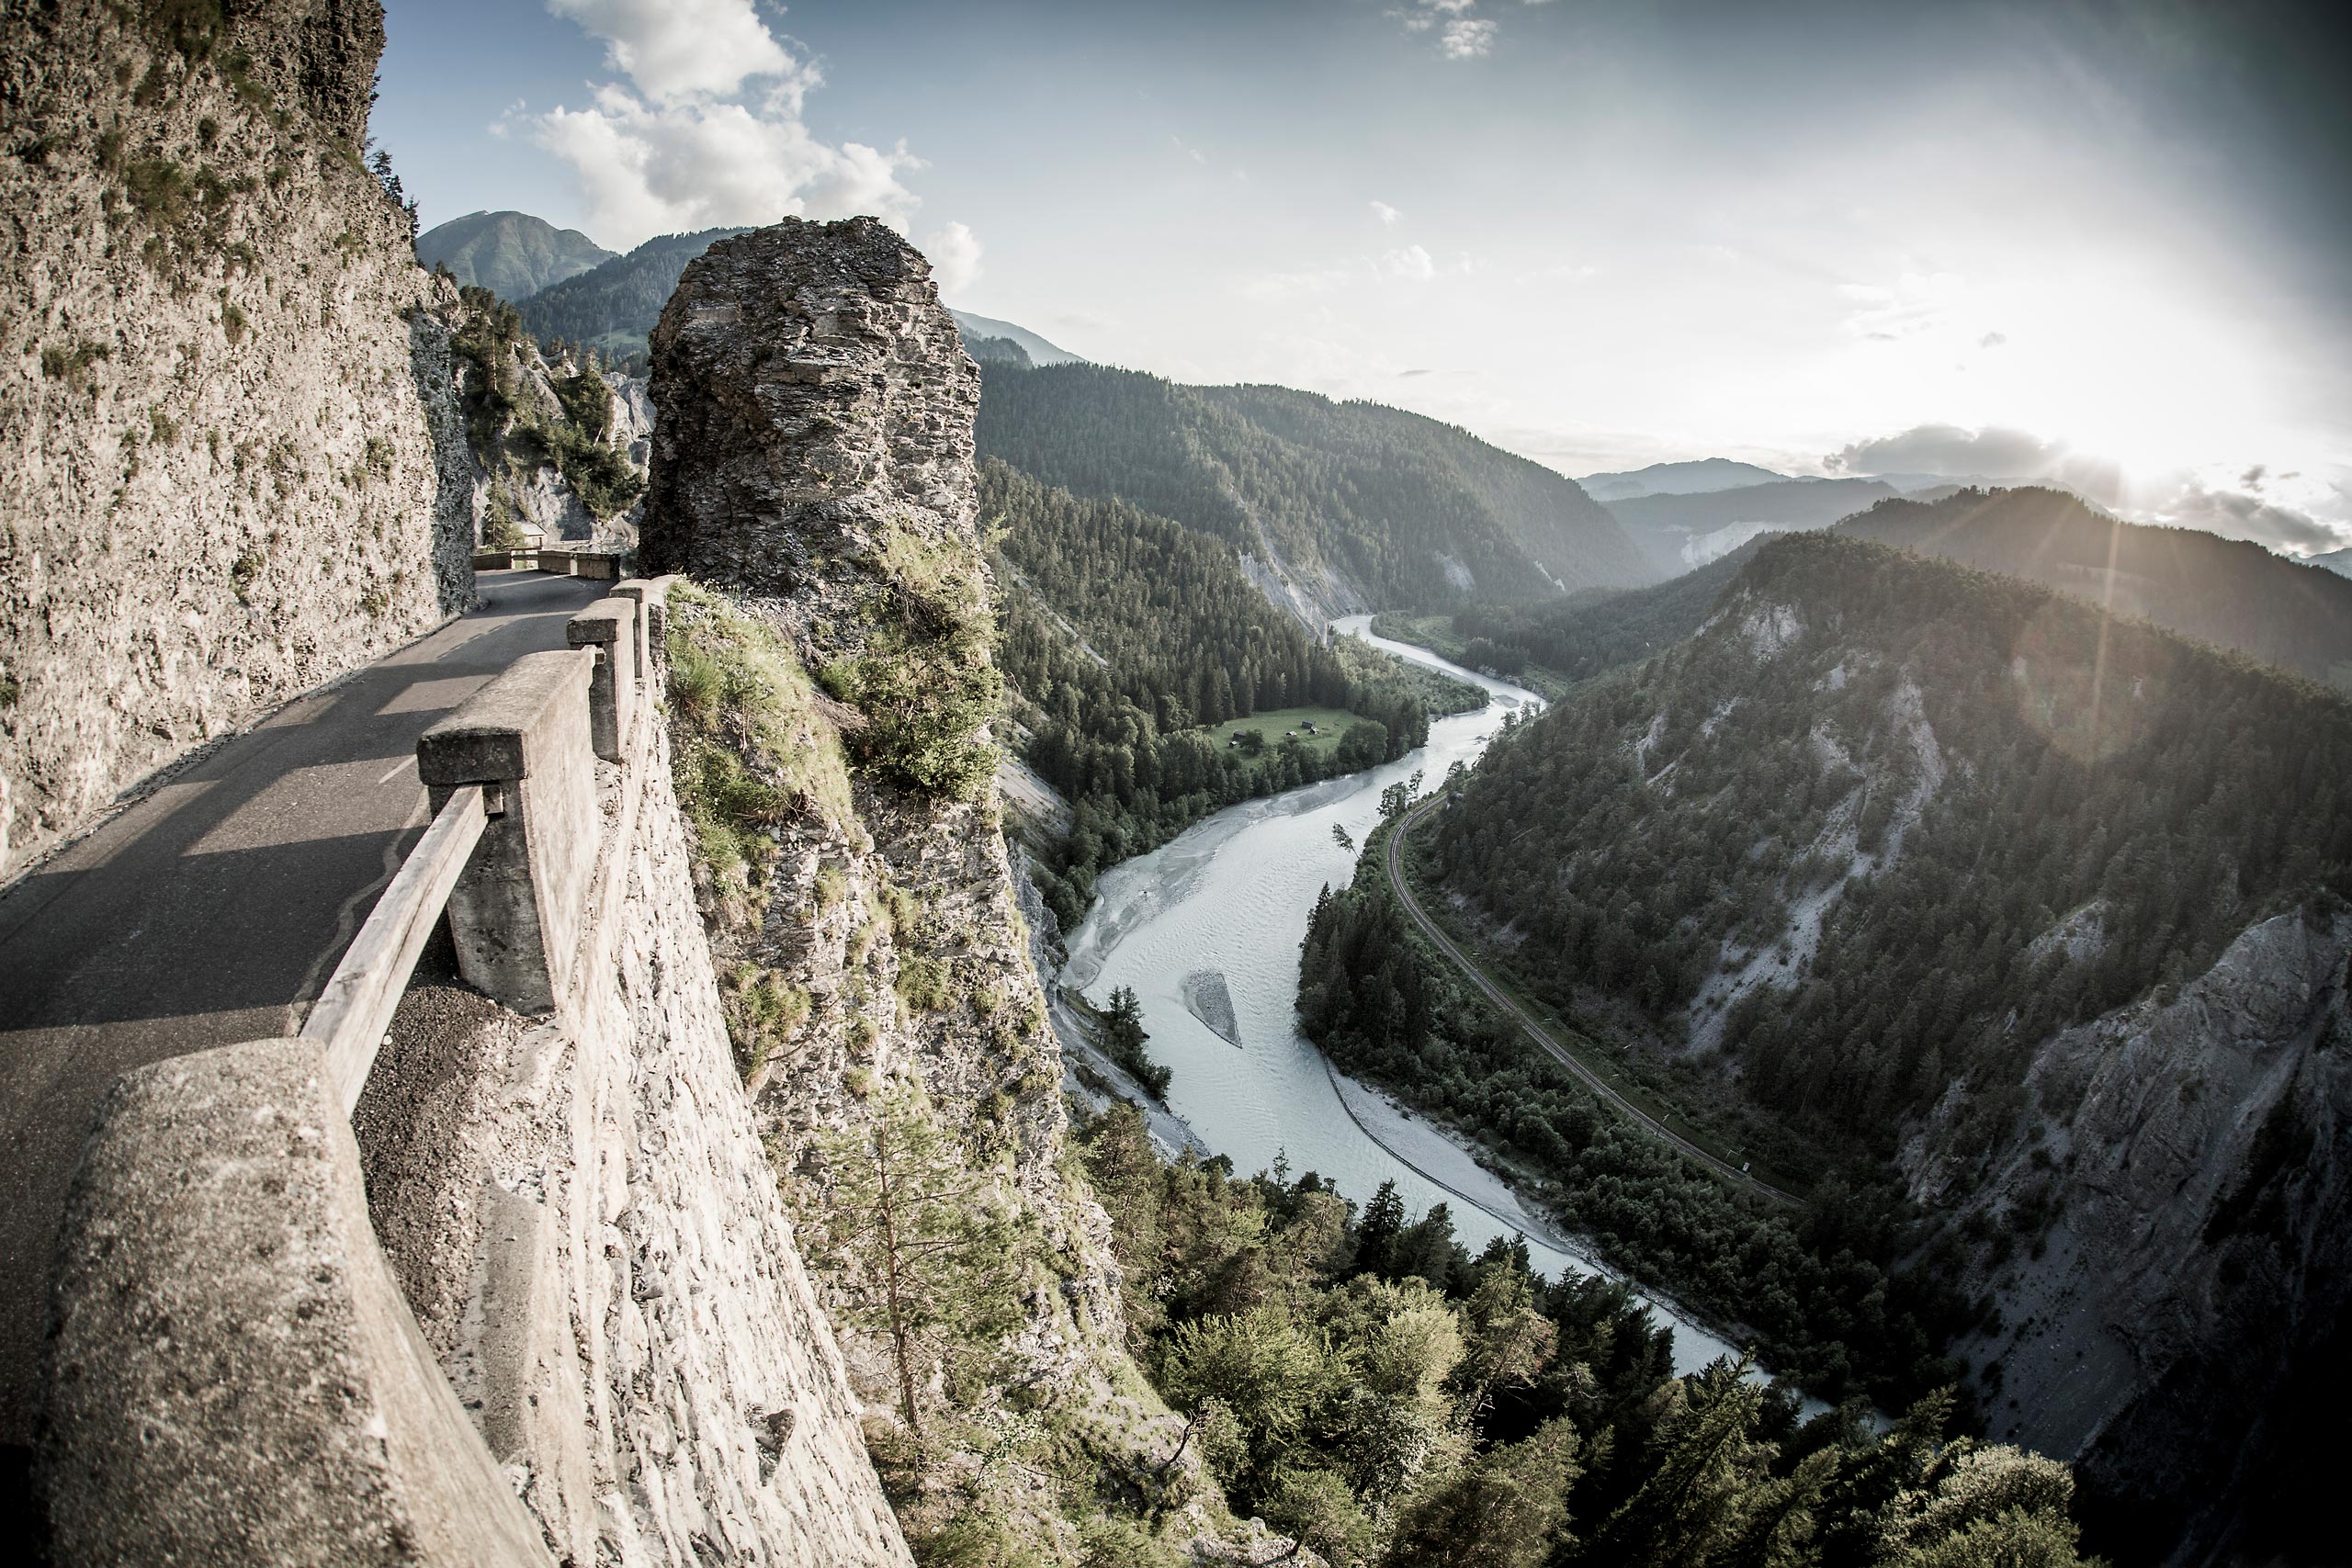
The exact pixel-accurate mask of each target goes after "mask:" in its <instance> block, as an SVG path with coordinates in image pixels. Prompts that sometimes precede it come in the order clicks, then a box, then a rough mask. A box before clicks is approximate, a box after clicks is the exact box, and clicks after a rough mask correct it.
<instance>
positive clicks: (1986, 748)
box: [1416, 535, 2352, 1159]
mask: <svg viewBox="0 0 2352 1568" xmlns="http://www.w3.org/2000/svg"><path fill="white" fill-rule="evenodd" d="M1792 742H1794V743H1792ZM2347 778H2352V705H2347V704H2346V702H2345V700H2344V699H2342V698H2340V697H2338V696H2336V695H2335V694H2331V693H2328V692H2326V691H2324V690H2323V689H2322V688H2319V687H2317V686H2314V685H2312V684H2311V683H2309V682H2303V681H2301V680H2298V679H2296V678H2294V677H2292V676H2289V675H2285V674H2282V673H2280V672H2278V671H2273V670H2270V669H2267V668H2264V667H2262V666H2259V665H2256V664H2254V663H2252V662H2250V661H2248V660H2245V659H2242V658H2237V657H2233V656H2227V655H2223V654H2221V653H2219V652H2217V651H2215V650H2212V649H2207V648H2204V647H2200V646H2198V645H2195V644H2191V643H2188V642H2187V641H2185V640H2183V639H2181V638H2179V637H2174V636H2172V635H2170V634H2168V633H2166V632H2164V631H2162V630H2160V629H2158V628H2156V627H2154V626H2149V625H2147V624H2145V623H2141V622H2130V621H2123V620H2120V619H2119V620H2110V619H2108V618H2106V617H2104V616H2102V615H2100V613H2099V612H2098V610H2097V609H2096V608H2095V607H2094V606H2092V605H2090V604H2086V603H2084V602H2082V601H2078V600H2075V599H2070V598H2066V597H2064V596H2062V595H2059V594H2055V593H2052V592H2049V591H2048V590H2045V589H2042V588H2040V587H2037V586H2035V585H2033V584H2030V583H2028V582H2025V581H2019V580H2018V579H2015V578H2004V577H1995V576H1990V575H1987V574H1984V573H1980V572H1976V571H1973V570H1967V569H1964V568H1961V567H1957V566H1954V565H1951V564H1950V563H1946V562H1942V561H1937V560H1932V559H1926V558H1917V557H1913V556H1908V555H1905V554H1902V553H1899V552H1896V551H1894V550H1890V549H1887V548H1885V547H1879V546H1874V545H1870V544H1865V543H1862V542H1860V541H1854V540H1848V539H1843V538H1839V537H1837V536H1832V535H1804V536H1792V537H1790V538H1787V539H1783V540H1780V541H1776V542H1774V543H1771V544H1769V545H1767V546H1765V547H1763V548H1762V549H1760V550H1759V551H1758V553H1757V555H1756V556H1755V558H1754V559H1753V560H1752V561H1751V562H1749V563H1748V565H1747V567H1746V569H1745V570H1743V571H1742V572H1741V574H1740V576H1739V578H1738V580H1737V581H1736V585H1735V586H1734V588H1733V589H1732V590H1731V591H1730V592H1728V593H1727V594H1726V596H1725V597H1724V602H1723V607H1722V610H1721V613H1720V614H1718V615H1716V617H1715V618H1714V619H1713V621H1712V622H1711V623H1710V624H1709V627H1708V629H1707V630H1706V631H1705V632H1704V633H1702V635H1701V636H1699V637H1695V638H1693V639H1691V641H1690V642H1688V643H1686V644H1683V645H1681V646H1679V647H1678V648H1676V649H1672V650H1671V651H1669V652H1668V653H1666V654H1664V655H1663V656H1661V657H1659V658H1657V659H1654V660H1650V661H1648V662H1646V663H1645V664H1642V665H1639V666H1637V667H1635V668H1634V669H1632V670H1630V671H1624V672H1623V673H1622V674H1619V675H1615V676H1611V677H1609V678H1607V679H1605V680H1603V681H1600V682H1595V683H1593V684H1591V685H1589V686H1588V687H1587V688H1585V689H1584V690H1583V691H1581V692H1580V693H1579V694H1577V698H1576V700H1574V701H1573V702H1570V703H1565V704H1561V705H1557V706H1555V708H1554V709H1553V710H1552V711H1551V712H1549V713H1548V714H1546V715H1545V716H1543V717H1542V718H1541V719H1539V720H1537V721H1536V722H1534V723H1532V724H1530V725H1527V726H1524V727H1521V728H1519V729H1517V731H1516V732H1515V733H1513V734H1512V735H1511V736H1510V737H1508V738H1507V739H1504V740H1502V741H1501V742H1498V744H1497V745H1496V746H1495V747H1493V748H1492V749H1490V750H1489V751H1488V752H1487V755H1486V757H1485V758H1484V759H1483V760H1482V761H1481V764H1480V766H1479V767H1478V768H1477V769H1476V772H1475V773H1473V774H1472V775H1471V777H1470V778H1469V780H1468V781H1467V783H1466V784H1464V787H1463V789H1462V792H1461V796H1460V799H1459V802H1458V804H1457V805H1455V806H1454V807H1453V808H1452V809H1450V810H1448V811H1446V812H1445V813H1443V814H1442V816H1441V817H1440V818H1439V819H1438V820H1437V821H1436V822H1435V823H1434V824H1433V826H1432V827H1431V828H1430V829H1429V830H1427V831H1426V832H1424V833H1422V834H1420V835H1417V839H1416V848H1417V849H1419V850H1420V851H1421V852H1422V855H1423V859H1422V861H1421V864H1422V865H1423V867H1424V869H1425V871H1426V874H1428V875H1429V876H1430V878H1431V880H1432V881H1433V883H1434V884H1435V885H1436V886H1438V887H1440V888H1441V889H1442V890H1446V891H1451V892H1453V893H1458V894H1459V895H1461V896H1463V897H1464V898H1466V899H1468V900H1469V901H1470V904H1471V906H1472V907H1473V908H1475V909H1476V910H1477V911H1478V912H1479V913H1480V915H1481V916H1482V917H1483V918H1485V919H1488V920H1490V921H1491V922H1493V924H1494V925H1496V926H1498V927H1500V926H1504V925H1506V924H1507V925H1508V926H1509V927H1510V930H1511V931H1513V932H1514V933H1516V934H1517V935H1518V936H1519V937H1520V938H1521V940H1520V941H1519V942H1517V943H1516V945H1515V946H1513V947H1511V948H1510V950H1509V951H1508V952H1507V953H1498V962H1500V963H1502V964H1504V966H1505V967H1506V969H1508V970H1509V971H1510V973H1511V974H1512V975H1513V976H1514V977H1515V978H1517V979H1518V980H1519V981H1520V982H1521V983H1522V984H1523V985H1525V986H1526V987H1529V988H1530V989H1532V991H1534V992H1535V993H1536V994H1538V995H1539V996H1542V997H1543V998H1544V999H1545V1000H1547V1001H1549V1002H1551V1003H1553V1004H1554V1005H1555V1006H1558V1007H1561V1008H1563V1009H1566V1010H1575V1009H1577V1008H1578V1007H1580V1006H1589V1005H1590V1004H1591V1003H1592V1002H1593V1001H1594V999H1595V998H1606V999H1607V1000H1608V1001H1610V1002H1611V1004H1613V1005H1616V1006H1619V1007H1626V1008H1631V1009H1633V1010H1634V1011H1635V1012H1636V1013H1637V1014H1638V1015H1639V1016H1640V1017H1642V1018H1645V1019H1646V1020H1647V1021H1649V1023H1650V1025H1651V1026H1652V1027H1653V1028H1654V1029H1655V1030H1656V1031H1657V1032H1659V1033H1660V1034H1662V1035H1664V1036H1666V1037H1668V1038H1675V1039H1679V1038H1681V1037H1682V1036H1684V1035H1685V1034H1686V1033H1689V1034H1691V1035H1694V1036H1701V1037H1703V1036H1704V1034H1705V1032H1707V1031H1709V1030H1711V1029H1713V1030H1719V1037H1720V1041H1721V1043H1722V1047H1723V1049H1724V1051H1725V1052H1727V1053H1729V1054H1730V1056H1731V1058H1732V1059H1733V1060H1734V1061H1736V1063H1737V1064H1738V1066H1739V1069H1740V1072H1741V1075H1742V1084H1743V1088H1744V1091H1745V1093H1746V1094H1747V1096H1748V1097H1750V1098H1751V1099H1752V1100H1755V1101H1756V1102H1757V1103H1758V1104H1761V1105H1763V1106H1765V1107H1767V1108H1769V1109H1770V1111H1772V1112H1773V1113H1774V1114H1775V1116H1776V1117H1777V1118H1778V1119H1779V1120H1780V1121H1781V1122H1783V1123H1784V1124H1785V1125H1787V1126H1790V1127H1793V1128H1796V1129H1799V1130H1801V1131H1802V1132H1804V1134H1808V1135H1809V1136H1810V1137H1811V1138H1813V1139H1814V1140H1815V1142H1816V1143H1817V1144H1818V1145H1819V1146H1820V1147H1822V1148H1823V1149H1824V1150H1826V1151H1828V1152H1829V1156H1830V1157H1831V1158H1833V1159H1834V1158H1836V1157H1842V1156H1862V1157H1876V1156H1885V1155H1887V1154H1888V1153H1890V1152H1891V1150H1892V1141H1893V1139H1894V1132H1895V1129H1896V1128H1897V1127H1898V1126H1899V1125H1900V1124H1901V1123H1902V1122H1903V1120H1904V1118H1905V1117H1906V1116H1910V1115H1914V1114H1916V1113H1917V1112H1919V1111H1923V1110H1924V1109H1925V1108H1926V1107H1927V1105H1928V1103H1929V1102H1931V1101H1932V1100H1935V1099H1936V1098H1937V1097H1939V1096H1940V1095H1942V1094H1944V1093H1945V1092H1946V1090H1947V1088H1948V1087H1949V1086H1951V1085H1952V1084H1953V1083H1955V1082H1957V1083H1959V1084H1961V1085H1962V1086H1965V1092H1967V1093H1969V1094H1970V1095H1971V1096H1973V1099H1974V1101H1975V1102H1976V1104H1977V1105H1978V1106H1979V1108H1980V1111H1981V1122H1982V1133H1983V1135H1984V1137H1985V1139H1986V1140H1987V1141H1988V1142H1989V1141H1990V1140H1991V1139H1992V1138H1993V1137H1994V1135H1995V1134H1996V1133H1997V1132H1999V1131H2000V1130H2001V1128H2002V1127H2003V1126H2004V1125H2005V1123H2006V1120H2007V1117H2008V1116H2009V1115H2010V1114H2011V1113H2012V1112H2013V1111H2014V1110H2015V1108H2016V1098H2015V1097H2016V1096H2017V1094H2018V1090H2016V1089H2015V1088H2014V1087H2013V1086H2014V1085H2015V1084H2016V1083H2017V1081H2018V1074H2019V1072H2020V1070H2021V1067H2022V1065H2023V1061H2024V1058H2025V1055H2026V1054H2027V1053H2028V1052H2029V1051H2030V1048H2031V1046H2032V1044H2033V1043H2035V1042H2037V1041H2039V1040H2041V1039H2042V1038H2044V1037H2046V1036H2047V1035H2048V1034H2049V1033H2050V1032H2052V1030H2055V1029H2058V1028H2061V1027H2064V1026H2065V1025H2067V1024H2070V1023H2073V1022H2075V1021H2080V1020H2083V1019H2086V1018H2089V1017H2092V1016H2095V1015H2098V1014H2099V1013H2102V1012H2105V1011H2107V1010H2110V1009H2113V1008H2116V1007H2119V1006H2121V1005H2122V1004H2124V1003H2126V1002H2128V1001H2131V1000H2132V999H2134V998H2138V997H2141V996H2143V995H2146V994H2148V993H2149V992H2151V991H2153V990H2154V989H2155V988H2156V987H2159V986H2164V985H2177V983H2179V982H2180V981H2182V980H2185V979H2187V978H2188V977H2190V976H2194V975H2197V974H2199V973H2201V972H2202V971H2203V970H2204V969H2205V968H2206V967H2208V966H2210V965H2211V964H2212V962H2213V961H2214V959H2215V958H2216V957H2218V956H2219V954H2220V953H2221V951H2222V947H2223V946H2224V945H2225V944H2226V943H2227V942H2229V941H2230V940H2231V939H2232V938H2233V937H2234V936H2235V935H2236V934H2237V933H2238V932H2239V931H2243V930H2244V929H2245V927H2246V926H2248V925H2249V924H2251V923H2253V922H2254V921H2255V920H2256V919H2262V918H2264V917H2266V916H2268V915H2271V914H2275V913H2279V912H2282V911H2285V910H2288V909H2290V908H2298V907H2301V905H2303V904H2304V903H2305V902H2306V901H2307V900H2310V899H2312V898H2313V897H2323V896H2333V897H2344V896H2346V895H2347V894H2352V811H2347V810H2346V805H2347V802H2346V788H2347V784H2346V780H2347ZM1531 868H1541V869H1540V872H1539V873H1538V874H1530V869H1531ZM1801 901H1806V904H1805V907H1806V908H1815V907H1821V908H1824V909H1825V913H1824V914H1823V915H1822V917H1821V919H1820V922H1819V926H1818V937H1817V943H1816V942H1814V939H1813V938H1812V937H1810V936H1809V935H1808V931H1810V929H1811V928H1810V927H1809V925H1808V924H1807V923H1806V922H1805V921H1804V920H1802V919H1798V917H1797V914H1796V912H1795V911H1796V910H1797V909H1798V908H1799V905H1800V903H1801ZM1809 944H1810V945H1811V952H1810V961H1809V962H1805V961H1804V960H1805V951H1806V948H1807V946H1808V945H1809ZM1751 965H1752V966H1754V968H1755V970H1756V971H1758V972H1761V973H1765V974H1767V975H1770V976H1772V978H1770V979H1768V980H1766V981H1765V982H1764V983H1762V984H1755V985H1751V986H1749V987H1746V988H1745V990H1744V991H1742V992H1741V993H1740V994H1739V995H1738V998H1737V999H1736V1000H1731V1001H1729V1002H1728V1005H1725V1002H1726V999H1727V998H1728V996H1729V993H1727V992H1726V991H1725V990H1724V989H1723V988H1722V987H1720V986H1719V985H1718V986H1716V987H1713V988H1711V980H1712V979H1713V977H1714V976H1717V974H1718V972H1719V971H1724V972H1730V971H1738V970H1741V969H1743V968H1745V967H1748V966H1751ZM1717 1010H1720V1012H1721V1016H1720V1017H1719V1018H1718V1017H1716V1016H1715V1014H1716V1011H1717Z"/></svg>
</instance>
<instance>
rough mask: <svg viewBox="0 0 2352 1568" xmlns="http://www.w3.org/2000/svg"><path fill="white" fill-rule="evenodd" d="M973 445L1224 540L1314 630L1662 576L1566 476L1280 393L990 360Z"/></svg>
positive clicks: (1395, 422)
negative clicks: (1361, 615)
mask: <svg viewBox="0 0 2352 1568" xmlns="http://www.w3.org/2000/svg"><path fill="white" fill-rule="evenodd" d="M979 446H980V450H981V452H982V453H984V454H985V455H987V456H989V457H999V458H1001V459H1002V460H1003V461H1005V462H1006V463H1008V464H1010V465H1012V467H1013V468H1019V469H1021V470H1022V471H1023V472H1025V473H1028V474H1030V475H1032V476H1034V477H1035V478H1037V479H1042V480H1044V481H1045V482H1046V483H1047V484H1050V485H1057V486H1060V487H1061V488H1063V489H1065V490H1069V491H1071V492H1073V493H1075V494H1078V495H1084V496H1094V497H1113V496H1115V497H1117V498H1119V499H1121V500H1124V501H1126V502H1131V503H1133V504H1134V505H1136V506H1137V507H1140V508H1142V509H1143V510H1145V511H1147V512H1150V513H1157V514H1159V515H1160V516H1163V517H1170V518H1173V519H1175V520H1176V521H1177V522H1180V523H1182V524H1184V525H1187V526H1189V527H1193V528H1196V529H1198V530H1200V531H1201V532H1203V533H1206V534H1213V535H1215V536H1217V537H1219V538H1221V539H1223V540H1225V541H1226V542H1227V544H1228V545H1230V546H1231V547H1234V548H1235V549H1237V550H1238V551H1239V552H1240V553H1241V555H1242V556H1243V558H1244V565H1245V569H1246V570H1249V572H1250V576H1251V578H1252V580H1253V581H1256V582H1257V583H1258V585H1259V587H1260V589H1261V592H1266V593H1267V594H1268V595H1269V596H1270V597H1272V598H1274V599H1276V601H1277V602H1278V603H1282V604H1286V605H1287V606H1288V607H1290V608H1292V609H1293V610H1294V611H1295V613H1296V614H1298V615H1300V617H1301V618H1302V619H1305V620H1306V621H1308V622H1309V623H1310V624H1311V625H1316V626H1319V625H1320V624H1321V622H1322V621H1323V620H1324V619H1325V618H1327V617H1329V616H1330V615H1342V614H1347V613H1349V612H1351V611H1353V610H1358V609H1364V608H1369V607H1371V606H1373V605H1374V604H1378V605H1382V606H1398V607H1408V606H1430V607H1438V606H1452V605H1455V604H1462V603H1465V602H1468V601H1472V600H1480V599H1503V600H1524V599H1533V598H1542V597H1546V596H1549V595H1551V594H1555V593H1558V592H1564V591H1566V590H1568V589H1574V588H1583V587H1595V586H1621V587H1622V586H1632V585H1634V584H1637V583H1642V582H1647V581H1655V580H1656V579H1657V577H1658V576H1659V575H1660V574H1659V573H1658V572H1657V570H1655V569H1654V568H1652V567H1651V566H1650V565H1649V563H1648V562H1647V561H1646V560H1645V558H1644V557H1643V555H1642V553H1641V551H1640V549H1639V547H1637V546H1635V545H1634V541H1633V540H1632V539H1631V538H1630V537H1629V536H1627V535H1626V533H1625V531H1624V529H1623V527H1621V526H1620V525H1618V523H1617V520H1616V519H1615V518H1613V517H1611V516H1610V515H1609V513H1606V512H1605V511H1603V510H1601V508H1600V506H1598V505H1596V504H1595V503H1594V502H1592V500H1591V499H1590V498H1589V497H1588V496H1587V495H1586V494H1585V493H1584V491H1581V490H1579V489H1577V486H1576V484H1575V482H1574V481H1573V480H1570V479H1564V478H1563V477H1561V476H1560V475H1559V474H1557V473H1555V472H1554V471H1553V470H1551V469H1550V468H1544V467H1543V466H1542V465H1540V464H1536V463H1532V462H1529V461H1528V460H1527V459H1525V458H1523V457H1513V456H1512V455H1511V454H1510V453H1508V452H1504V451H1501V450H1499V449H1498V448H1496V447H1493V446H1488V445H1487V444H1486V443H1485V442H1483V441H1480V440H1479V439H1477V438H1476V436H1474V435H1472V434H1469V432H1467V431H1465V430H1462V429H1459V428H1457V427H1455V426H1453V425H1447V424H1441V423H1438V422H1437V421H1436V420H1433V419H1427V418H1424V417H1423V416H1421V415H1419V414H1414V413H1407V412H1404V411H1402V410H1400V409H1392V408H1385V407H1383V406H1381V405H1380V404H1377V403H1364V402H1347V403H1337V402H1333V401H1332V400H1329V399H1328V398H1323V397H1318V396H1317V395H1316V394H1314V393H1312V392H1298V391H1292V390H1290V389H1286V388H1282V387H1186V386H1180V385H1177V384H1176V383H1173V382H1170V381H1163V380H1161V379H1160V378H1158V377H1156V376H1147V375H1143V374H1140V373H1138V372H1136V371H1129V370H1113V369H1109V368H1105V367H1097V366H1091V365H1061V366H1054V367H1047V368H1045V369H1038V370H1021V369H1018V368H1014V367H1009V366H1002V365H991V366H989V367H988V371H987V389H986V393H985V395H984V396H983V397H982V399H981V401H980V423H979Z"/></svg>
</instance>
